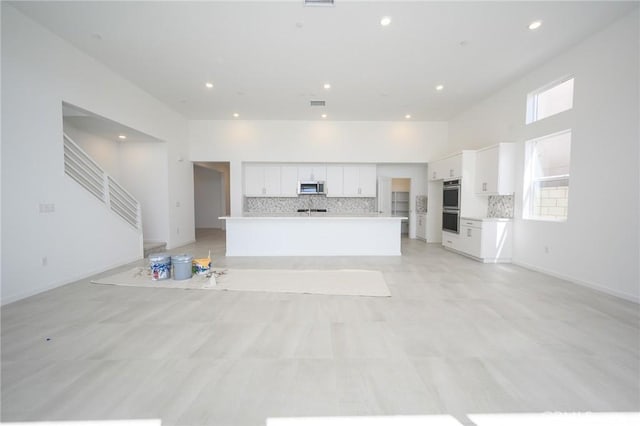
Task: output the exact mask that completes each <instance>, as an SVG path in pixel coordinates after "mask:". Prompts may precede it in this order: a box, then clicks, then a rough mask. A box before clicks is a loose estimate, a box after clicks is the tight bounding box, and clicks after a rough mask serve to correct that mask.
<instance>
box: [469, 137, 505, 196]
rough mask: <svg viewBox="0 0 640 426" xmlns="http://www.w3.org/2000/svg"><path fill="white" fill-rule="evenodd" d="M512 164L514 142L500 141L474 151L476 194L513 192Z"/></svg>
mask: <svg viewBox="0 0 640 426" xmlns="http://www.w3.org/2000/svg"><path fill="white" fill-rule="evenodd" d="M514 165H515V144H512V143H501V144H498V145H494V146H490V147H487V148H484V149H480V150H478V151H476V176H475V185H476V186H475V192H476V194H481V195H509V194H513V193H514V189H515V188H514V178H515V176H514Z"/></svg>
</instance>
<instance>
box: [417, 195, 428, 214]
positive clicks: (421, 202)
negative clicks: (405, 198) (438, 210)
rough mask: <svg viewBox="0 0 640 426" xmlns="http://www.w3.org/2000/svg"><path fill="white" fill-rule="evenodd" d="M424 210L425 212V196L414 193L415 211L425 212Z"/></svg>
mask: <svg viewBox="0 0 640 426" xmlns="http://www.w3.org/2000/svg"><path fill="white" fill-rule="evenodd" d="M426 212H427V196H426V195H416V213H426Z"/></svg>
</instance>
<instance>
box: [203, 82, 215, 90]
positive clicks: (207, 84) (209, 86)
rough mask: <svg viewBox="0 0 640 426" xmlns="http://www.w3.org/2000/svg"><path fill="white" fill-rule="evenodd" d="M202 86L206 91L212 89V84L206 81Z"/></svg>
mask: <svg viewBox="0 0 640 426" xmlns="http://www.w3.org/2000/svg"><path fill="white" fill-rule="evenodd" d="M204 85H205V86H207V89H212V88H213V83H210V82H208V81H207V82H206V83H205V84H204Z"/></svg>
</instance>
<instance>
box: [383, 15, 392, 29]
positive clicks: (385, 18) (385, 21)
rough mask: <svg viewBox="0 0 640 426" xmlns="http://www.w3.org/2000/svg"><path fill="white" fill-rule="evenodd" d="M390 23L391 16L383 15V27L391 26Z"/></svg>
mask: <svg viewBox="0 0 640 426" xmlns="http://www.w3.org/2000/svg"><path fill="white" fill-rule="evenodd" d="M390 23H391V17H390V16H383V17H382V19H380V25H382V26H383V27H387V26H389V24H390Z"/></svg>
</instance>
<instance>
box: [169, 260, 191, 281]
mask: <svg viewBox="0 0 640 426" xmlns="http://www.w3.org/2000/svg"><path fill="white" fill-rule="evenodd" d="M192 262H193V256H190V255H188V254H177V255H175V256H171V266H172V268H173V279H174V280H177V281H179V280H188V279H190V278H191V277H192V276H193V270H192V268H191V264H192Z"/></svg>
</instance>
